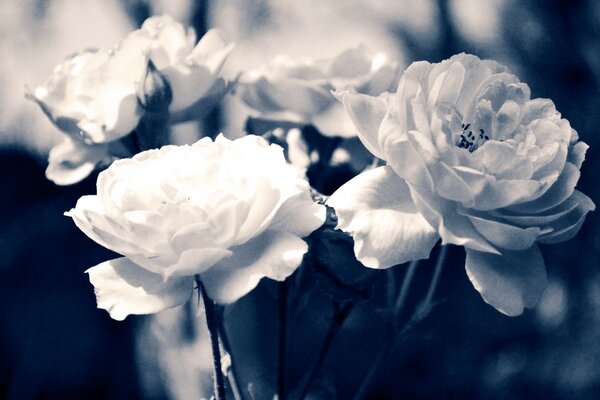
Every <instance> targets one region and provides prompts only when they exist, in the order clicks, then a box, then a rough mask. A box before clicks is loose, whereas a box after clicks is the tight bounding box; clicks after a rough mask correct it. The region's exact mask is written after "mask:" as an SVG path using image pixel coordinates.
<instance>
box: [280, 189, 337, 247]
mask: <svg viewBox="0 0 600 400" xmlns="http://www.w3.org/2000/svg"><path fill="white" fill-rule="evenodd" d="M325 213H326V210H325V207H324V206H322V205H321V204H317V203H315V202H314V201H313V199H312V197H311V195H310V193H309V192H308V191H303V192H300V193H298V194H297V195H295V196H293V197H290V198H289V199H287V200H286V201H285V203H283V204H282V205H281V208H279V210H278V211H277V214H275V217H273V221H272V222H271V225H269V229H271V230H275V231H282V232H288V233H292V234H294V235H296V236H298V237H305V236H308V235H310V234H311V233H312V232H313V231H314V230H316V229H318V228H319V227H320V226H321V225H323V222H325Z"/></svg>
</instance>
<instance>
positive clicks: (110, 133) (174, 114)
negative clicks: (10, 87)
mask: <svg viewBox="0 0 600 400" xmlns="http://www.w3.org/2000/svg"><path fill="white" fill-rule="evenodd" d="M195 42H196V37H195V34H194V32H193V30H188V31H186V30H185V28H184V27H183V26H182V25H181V24H179V23H177V22H175V21H174V20H173V19H172V18H171V17H169V16H157V17H151V18H149V19H147V20H146V21H145V22H144V24H143V25H142V27H141V28H140V29H138V30H136V31H134V32H132V33H130V34H129V35H128V36H127V37H126V38H125V39H124V40H123V41H121V42H120V43H119V44H117V45H116V46H115V47H114V48H110V49H100V50H86V51H83V52H81V53H78V54H76V55H74V56H71V57H69V58H68V59H67V60H66V61H64V62H63V63H62V64H60V65H58V66H57V67H56V68H55V69H54V72H53V74H52V75H51V76H50V77H49V78H48V80H47V81H46V82H45V83H44V84H43V85H42V86H40V87H38V88H36V89H35V90H34V91H33V93H29V94H28V97H29V98H30V99H32V100H34V101H35V102H36V103H37V104H38V105H39V106H40V107H41V109H42V110H43V111H44V113H46V115H48V117H49V118H50V119H51V120H52V122H53V123H54V124H55V125H56V126H57V127H58V128H59V129H60V130H62V131H63V132H65V133H67V134H68V135H69V136H70V139H71V140H72V141H78V145H77V146H75V148H76V149H80V150H81V151H80V152H79V154H78V157H80V158H84V157H85V155H86V154H90V153H91V152H95V151H96V150H97V147H96V148H95V150H94V151H92V150H90V149H89V148H87V146H93V145H97V144H100V143H109V142H114V141H116V140H119V139H121V138H123V137H124V136H126V135H128V134H130V133H131V132H132V131H133V130H134V129H135V128H136V126H137V125H138V123H139V121H140V118H142V117H143V116H144V114H145V113H146V112H153V111H154V110H150V109H148V108H147V106H148V101H150V100H153V101H154V104H156V102H157V100H156V99H157V93H156V89H157V87H156V84H157V83H158V82H161V80H162V83H163V90H162V92H163V94H165V96H162V97H161V99H162V100H163V101H164V103H165V104H164V108H165V109H166V108H167V107H168V110H167V111H168V112H169V114H170V115H169V114H165V118H169V120H170V121H171V122H182V121H185V120H189V119H192V118H196V117H198V116H201V115H202V113H203V112H205V111H206V110H208V109H210V108H211V107H212V106H213V105H214V104H215V103H216V102H217V101H219V100H220V98H221V97H222V96H223V95H224V94H225V93H226V92H227V91H228V90H229V88H230V85H229V84H227V82H226V81H225V80H224V79H223V78H221V77H219V74H220V71H221V68H222V66H223V63H224V62H225V60H226V58H227V55H228V54H229V52H230V51H231V49H232V44H227V43H226V42H225V40H224V39H223V38H222V36H221V34H220V33H219V32H218V31H217V30H214V29H213V30H210V31H208V32H207V33H206V34H205V35H204V36H203V37H202V39H201V40H200V42H198V44H197V45H195V46H194V44H195ZM150 70H151V71H150ZM150 72H151V73H150ZM149 78H150V79H149ZM152 83H154V84H155V85H154V86H153V85H151V84H152ZM149 89H152V90H153V92H152V93H147V90H149ZM66 143H67V142H65V144H63V146H66V145H67V144H66ZM115 156H116V154H105V157H103V158H102V160H103V162H106V161H107V160H110V159H111V158H114V157H115ZM97 158H98V157H97ZM49 168H50V169H54V170H55V171H56V170H57V168H56V167H55V166H52V165H51V166H50V167H49ZM48 175H49V178H51V176H54V177H56V174H48ZM65 181H68V179H63V178H60V177H59V178H58V180H56V181H55V182H57V183H59V182H65Z"/></svg>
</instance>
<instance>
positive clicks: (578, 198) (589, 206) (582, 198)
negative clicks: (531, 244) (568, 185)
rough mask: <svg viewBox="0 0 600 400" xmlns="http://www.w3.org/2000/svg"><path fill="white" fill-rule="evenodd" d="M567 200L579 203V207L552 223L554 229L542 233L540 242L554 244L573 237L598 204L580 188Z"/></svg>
mask: <svg viewBox="0 0 600 400" xmlns="http://www.w3.org/2000/svg"><path fill="white" fill-rule="evenodd" d="M567 202H574V203H576V204H577V207H576V208H575V209H574V210H572V211H571V212H569V213H567V214H565V215H563V216H561V218H558V219H556V220H555V221H553V222H552V223H551V224H550V227H551V228H553V231H552V232H550V233H548V234H545V235H542V236H541V237H540V238H539V239H538V242H540V243H545V244H552V243H559V242H564V241H565V240H569V239H571V238H573V236H575V235H576V234H577V232H579V229H580V228H581V225H583V221H584V220H585V216H586V215H587V213H588V212H590V211H594V210H595V209H596V205H595V204H594V202H593V201H592V199H590V198H589V197H587V196H586V195H585V194H583V193H581V192H580V191H578V190H575V191H574V192H573V194H572V195H571V197H570V198H569V199H568V200H567V201H566V202H565V203H567Z"/></svg>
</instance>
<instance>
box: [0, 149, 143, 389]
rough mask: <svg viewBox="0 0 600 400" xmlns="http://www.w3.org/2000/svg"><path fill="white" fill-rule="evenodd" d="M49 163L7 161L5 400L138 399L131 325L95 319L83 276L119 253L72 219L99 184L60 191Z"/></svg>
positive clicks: (0, 225)
mask: <svg viewBox="0 0 600 400" xmlns="http://www.w3.org/2000/svg"><path fill="white" fill-rule="evenodd" d="M43 164H44V162H43V161H42V160H39V159H36V158H34V157H33V156H31V155H28V154H27V153H26V152H24V151H22V150H20V149H14V148H13V149H3V150H2V151H1V152H0V185H1V187H2V191H1V192H0V199H1V200H0V204H2V210H3V212H2V214H0V260H1V261H0V338H2V339H1V340H0V398H6V399H67V398H71V399H109V398H110V399H132V398H136V397H137V394H136V393H137V388H136V384H135V382H136V374H135V368H134V365H133V350H132V329H131V328H132V321H126V322H125V323H122V324H118V323H115V322H114V321H112V320H111V319H110V318H108V316H107V315H105V314H103V313H98V312H96V311H95V308H96V305H95V302H96V300H95V296H94V293H93V290H92V289H93V288H92V286H91V285H90V284H89V282H88V280H87V276H86V275H85V274H84V271H85V270H86V269H87V268H89V267H91V266H93V265H95V264H97V263H99V262H102V261H104V260H106V259H107V258H109V257H113V256H114V254H111V253H110V252H109V251H108V250H105V249H103V248H102V247H100V246H98V245H96V244H95V243H94V242H92V241H91V240H89V239H87V238H86V237H84V236H83V235H81V232H80V231H79V230H78V229H77V228H76V227H75V225H74V224H73V222H72V221H71V220H70V218H67V217H65V216H63V213H64V212H65V211H67V210H69V209H70V208H71V207H73V205H74V204H75V202H76V201H77V198H78V197H79V196H81V195H82V194H91V193H94V191H95V180H96V177H95V176H93V177H90V178H88V179H86V180H85V181H84V182H82V183H81V184H78V185H75V186H71V187H57V186H55V185H54V184H53V183H51V182H49V181H47V180H46V178H45V176H44V168H45V166H44V165H43Z"/></svg>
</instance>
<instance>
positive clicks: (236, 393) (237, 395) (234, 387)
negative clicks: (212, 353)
mask: <svg viewBox="0 0 600 400" xmlns="http://www.w3.org/2000/svg"><path fill="white" fill-rule="evenodd" d="M217 311H218V316H217V322H218V324H219V339H221V344H222V345H223V348H224V349H225V351H226V352H227V353H228V354H229V357H230V358H231V366H230V367H229V371H228V373H227V380H228V381H229V387H230V388H231V392H232V394H233V398H234V399H235V400H243V396H242V392H241V391H240V385H239V384H238V382H237V378H236V376H237V374H236V371H235V363H234V360H233V355H232V349H231V342H230V341H229V336H228V335H227V330H225V324H224V320H225V318H224V316H223V312H224V308H223V307H222V306H221V307H218V308H217Z"/></svg>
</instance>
